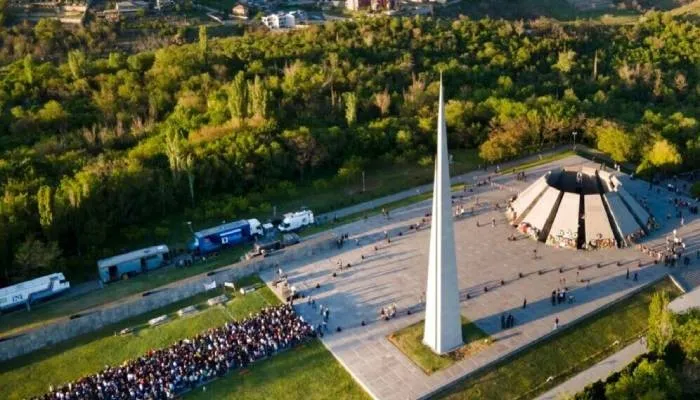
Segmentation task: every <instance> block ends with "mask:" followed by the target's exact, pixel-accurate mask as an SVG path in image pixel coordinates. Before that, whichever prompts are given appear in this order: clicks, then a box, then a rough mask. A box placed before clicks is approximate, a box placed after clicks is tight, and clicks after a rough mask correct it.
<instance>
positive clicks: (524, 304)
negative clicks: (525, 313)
mask: <svg viewBox="0 0 700 400" xmlns="http://www.w3.org/2000/svg"><path fill="white" fill-rule="evenodd" d="M526 307H527V299H526V298H523V308H526Z"/></svg>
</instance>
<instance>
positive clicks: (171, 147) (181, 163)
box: [165, 128, 185, 185]
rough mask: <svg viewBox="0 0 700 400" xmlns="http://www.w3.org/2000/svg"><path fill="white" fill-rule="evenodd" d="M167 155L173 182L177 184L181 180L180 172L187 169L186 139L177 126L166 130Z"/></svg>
mask: <svg viewBox="0 0 700 400" xmlns="http://www.w3.org/2000/svg"><path fill="white" fill-rule="evenodd" d="M165 155H166V156H167V157H168V164H169V165H170V172H171V174H172V177H173V182H174V183H175V184H176V185H177V183H178V182H179V181H180V173H181V172H182V171H183V170H184V169H185V151H184V139H183V137H182V133H180V131H179V130H178V129H177V128H170V129H168V130H167V131H166V134H165Z"/></svg>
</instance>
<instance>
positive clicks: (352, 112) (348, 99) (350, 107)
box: [343, 92, 357, 126]
mask: <svg viewBox="0 0 700 400" xmlns="http://www.w3.org/2000/svg"><path fill="white" fill-rule="evenodd" d="M343 98H344V99H345V121H347V123H348V126H352V125H353V124H354V123H355V121H356V120H357V95H356V94H355V93H353V92H348V93H345V95H343Z"/></svg>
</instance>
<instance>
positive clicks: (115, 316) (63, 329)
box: [0, 235, 337, 361]
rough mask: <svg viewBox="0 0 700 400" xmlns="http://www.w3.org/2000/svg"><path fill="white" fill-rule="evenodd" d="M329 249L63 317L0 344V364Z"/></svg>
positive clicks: (287, 252)
mask: <svg viewBox="0 0 700 400" xmlns="http://www.w3.org/2000/svg"><path fill="white" fill-rule="evenodd" d="M333 249H337V239H336V237H335V236H331V235H324V236H322V237H318V238H315V239H310V240H308V241H304V242H302V243H300V244H298V245H296V246H293V247H289V248H287V249H284V250H283V251H280V252H278V253H276V254H274V255H272V256H270V257H266V258H254V259H252V260H249V261H242V262H240V263H236V264H234V265H231V266H228V267H224V268H220V269H217V270H214V271H212V272H208V273H204V274H200V275H197V276H194V277H192V278H188V279H185V280H182V281H178V282H174V283H172V284H170V285H166V286H163V287H160V288H157V289H154V290H151V291H150V292H151V294H150V295H148V296H143V295H142V294H138V295H135V296H131V297H128V298H127V299H124V300H120V301H119V302H117V303H113V304H107V305H105V306H102V307H98V308H96V309H92V310H86V311H85V312H83V313H81V314H80V315H81V316H80V317H79V318H75V319H70V318H69V317H66V318H63V319H61V320H59V321H57V322H54V323H51V324H48V325H45V326H41V327H39V328H36V329H33V330H31V331H29V332H26V333H22V334H19V335H17V336H14V337H9V338H7V339H5V340H3V341H2V342H0V361H5V360H9V359H12V358H14V357H19V356H21V355H24V354H27V353H30V352H32V351H35V350H38V349H41V348H42V347H45V346H49V345H53V344H56V343H59V342H62V341H64V340H68V339H71V338H74V337H76V336H80V335H84V334H86V333H90V332H93V331H96V330H98V329H101V328H104V327H106V326H108V325H111V324H114V323H117V322H119V321H122V320H125V319H127V318H131V317H135V316H138V315H141V314H144V313H147V312H149V311H152V310H155V309H158V308H161V307H165V306H167V305H169V304H172V303H174V302H176V301H180V300H183V299H186V298H188V297H192V296H194V295H196V294H198V293H201V292H203V291H204V290H205V289H204V285H205V284H207V283H211V282H213V281H216V283H217V285H223V283H224V282H226V281H233V280H236V279H238V278H241V277H243V276H246V275H250V274H255V273H259V272H260V271H262V270H264V269H267V268H271V267H275V266H276V265H278V264H279V265H280V266H282V267H284V265H285V264H286V263H289V262H292V261H296V260H299V259H302V258H307V257H311V256H314V255H317V254H320V253H323V252H326V251H329V250H333Z"/></svg>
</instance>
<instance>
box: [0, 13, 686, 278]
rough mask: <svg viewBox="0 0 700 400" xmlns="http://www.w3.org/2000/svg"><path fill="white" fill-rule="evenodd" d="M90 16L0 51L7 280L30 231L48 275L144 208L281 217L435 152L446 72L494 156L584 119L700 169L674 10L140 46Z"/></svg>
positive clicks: (80, 257)
mask: <svg viewBox="0 0 700 400" xmlns="http://www.w3.org/2000/svg"><path fill="white" fill-rule="evenodd" d="M17 29H20V28H17ZM22 29H24V28H22ZM89 29H91V31H90V32H93V31H94V32H93V33H90V34H89V35H88V34H87V33H80V31H79V32H77V33H74V32H65V31H64V30H63V28H62V27H61V26H60V24H58V25H57V24H56V23H54V22H51V21H42V22H40V23H39V24H37V25H36V26H35V27H34V28H33V31H32V33H31V40H33V41H36V43H37V46H40V47H41V46H44V47H42V49H44V50H42V52H41V56H35V55H33V54H26V53H25V52H24V51H20V52H16V53H15V52H13V53H12V54H9V53H8V52H10V49H11V48H13V47H12V46H9V45H6V46H3V52H5V53H3V52H0V61H1V62H4V63H5V66H4V68H3V69H2V71H0V119H2V124H0V265H1V266H2V267H0V268H3V271H2V274H0V282H2V284H5V283H9V282H11V281H16V280H18V279H23V278H24V277H25V275H26V274H25V273H24V272H23V271H24V269H23V268H22V267H20V263H19V261H20V260H19V259H18V254H20V255H21V254H22V253H21V252H20V250H21V249H20V247H21V246H22V245H23V244H24V243H28V242H29V241H31V240H37V241H40V242H41V243H43V244H44V245H45V248H49V247H50V246H52V245H51V243H56V244H57V246H58V249H59V250H60V257H58V258H57V259H56V260H55V263H54V265H55V267H53V268H52V269H56V270H59V269H63V270H65V271H66V272H68V273H69V276H70V275H71V274H73V276H82V274H83V272H85V271H91V272H92V271H94V261H95V259H96V258H101V257H103V256H107V255H111V254H112V253H114V252H115V251H116V250H117V249H118V248H117V245H116V244H114V243H113V242H114V239H115V237H122V238H124V237H128V236H130V232H133V230H134V229H135V228H134V227H138V226H139V225H141V224H144V223H146V222H147V221H152V220H157V219H160V218H163V217H166V216H168V215H171V214H172V213H183V212H184V213H187V215H189V216H190V217H192V218H195V217H197V218H199V217H201V218H220V217H225V218H233V217H234V216H238V217H243V216H245V215H246V214H250V213H258V212H269V208H270V200H269V197H270V196H272V195H279V194H280V193H284V194H289V193H293V191H294V190H293V188H294V183H295V182H299V181H300V180H304V181H308V180H313V179H317V178H319V177H321V176H322V177H323V178H324V179H339V180H344V179H348V176H351V175H352V174H354V173H356V172H357V165H359V164H364V163H366V161H367V160H384V161H388V162H414V163H425V162H428V161H430V160H431V158H430V157H431V156H432V153H433V150H432V149H433V148H434V145H435V139H434V135H435V124H436V120H435V114H436V101H437V96H438V76H439V73H440V72H442V73H443V76H444V80H445V83H446V86H445V95H446V99H447V100H448V104H447V107H446V113H447V119H448V133H449V140H450V146H451V147H452V148H479V153H480V155H481V156H482V157H483V158H484V160H486V161H488V162H498V161H500V160H503V159H507V158H512V157H515V156H517V155H519V154H521V153H522V152H524V151H527V150H529V149H536V148H540V147H542V146H544V145H550V144H554V143H561V142H570V140H571V138H572V136H571V132H572V131H577V132H580V133H582V135H581V136H580V138H583V140H584V141H585V142H587V143H589V144H593V145H598V146H599V147H600V148H601V149H603V150H604V151H609V152H610V153H611V154H613V157H614V158H615V159H616V160H618V161H631V162H639V161H646V162H647V164H648V165H650V166H653V167H654V168H657V169H658V170H662V171H667V170H668V171H670V170H672V169H677V168H688V169H690V168H698V167H699V165H698V161H700V156H698V154H700V150H699V149H700V142H698V132H699V128H698V123H697V118H698V112H699V109H698V107H697V104H698V97H699V96H700V86H699V82H698V74H699V73H700V72H699V70H698V69H697V65H699V64H700V28H698V26H697V25H695V24H693V23H691V22H688V21H685V20H682V19H677V18H673V17H671V16H669V15H667V14H660V13H650V14H648V15H646V16H645V18H644V19H643V20H641V21H640V22H638V23H636V24H634V25H629V26H601V25H594V24H586V23H581V24H571V25H560V24H558V23H555V22H552V21H549V20H546V19H538V20H533V21H529V22H510V21H502V20H501V21H495V20H491V19H482V20H470V19H466V18H464V19H457V20H453V21H448V20H443V19H433V18H424V17H415V18H388V17H376V18H366V19H363V18H360V19H357V20H352V21H338V22H329V23H327V24H324V25H321V26H312V27H309V28H308V29H304V30H298V31H293V32H290V33H287V34H269V33H268V32H264V33H263V32H248V33H246V34H245V35H243V36H239V37H228V38H222V39H215V38H212V37H210V35H209V34H208V32H207V30H206V29H202V30H200V31H199V35H198V40H197V41H196V42H195V43H192V44H185V45H172V46H167V47H164V48H161V49H158V50H156V51H145V52H140V53H134V54H123V53H119V52H109V51H104V53H103V54H100V53H99V52H96V51H92V50H91V49H90V48H88V47H89V46H83V45H80V43H82V42H81V41H80V40H78V39H76V38H79V37H83V36H80V35H84V37H88V36H89V37H90V38H92V39H90V40H92V41H96V42H99V40H98V39H99V38H100V37H103V36H104V37H106V36H109V35H110V34H111V33H109V32H107V31H104V30H101V29H102V28H99V29H98V27H97V26H95V27H92V26H91V27H90V28H89ZM8 35H10V33H8ZM11 35H14V34H11ZM86 35H87V36H86ZM12 37H15V36H12ZM63 39H65V40H63ZM9 40H10V39H8V41H6V43H9ZM12 40H15V39H12ZM90 43H93V42H90ZM660 43H663V45H659V44H660ZM95 46H97V45H95ZM46 49H49V50H46ZM49 54H50V55H52V56H51V57H47V56H48V55H49ZM98 54H99V55H98ZM579 141H580V139H579ZM647 150H651V151H650V152H649V154H650V155H649V156H646V158H645V155H646V153H647ZM365 167H371V165H365ZM363 168H364V167H363ZM329 175H330V177H329ZM334 176H335V177H334ZM122 242H123V241H122ZM50 254H54V255H55V254H57V253H56V252H50Z"/></svg>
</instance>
